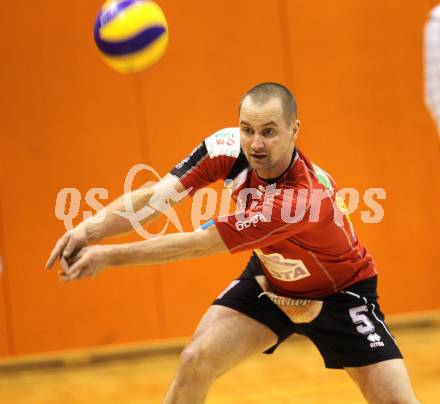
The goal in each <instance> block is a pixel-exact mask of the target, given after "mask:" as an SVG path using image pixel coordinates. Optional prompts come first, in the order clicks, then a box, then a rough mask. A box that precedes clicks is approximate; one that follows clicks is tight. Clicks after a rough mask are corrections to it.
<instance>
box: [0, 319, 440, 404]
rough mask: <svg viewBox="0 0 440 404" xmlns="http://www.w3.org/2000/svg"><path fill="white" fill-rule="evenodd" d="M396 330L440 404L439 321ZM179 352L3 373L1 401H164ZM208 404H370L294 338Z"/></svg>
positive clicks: (229, 377)
mask: <svg viewBox="0 0 440 404" xmlns="http://www.w3.org/2000/svg"><path fill="white" fill-rule="evenodd" d="M393 332H394V334H395V336H396V338H397V340H398V342H399V345H400V348H401V350H402V352H403V354H404V356H405V358H406V363H407V367H408V369H409V372H410V376H411V379H412V382H413V384H414V386H415V390H416V393H417V395H418V398H419V399H420V401H421V402H423V403H440V398H439V397H440V382H439V381H440V326H439V325H438V324H437V325H427V324H424V323H423V322H421V323H419V324H413V326H412V327H410V328H404V327H397V328H394V329H393ZM178 360H179V355H178V354H177V353H173V354H170V353H168V354H160V355H158V354H154V355H148V356H142V357H140V358H132V359H124V360H115V361H109V362H105V363H104V362H101V363H95V364H90V363H83V364H81V363H76V364H73V365H72V364H71V365H68V366H62V367H52V368H46V369H45V368H38V367H36V368H35V369H32V370H14V371H11V370H9V371H6V370H5V369H3V370H2V371H0V402H1V403H7V404H9V403H11V404H12V403H13V404H21V403H26V404H27V403H41V404H43V403H44V404H58V403H59V404H61V403H62V404H70V403H72V404H76V403H82V404H83V403H87V404H89V403H91V404H100V403H106V404H109V403H124V404H135V403H143V404H145V403H160V402H161V399H162V398H163V395H164V392H165V391H166V389H167V387H168V384H169V383H170V381H171V379H172V377H173V374H174V371H175V369H176V366H177V363H178ZM207 403H208V404H226V403H227V404H230V403H233V404H236V403H237V404H238V403H239V404H251V403H252V404H255V403H265V404H267V403H270V404H275V403H296V404H301V403H304V404H305V403H307V404H313V403H326V404H336V403H337V404H341V403H350V404H355V403H364V401H363V399H362V396H361V395H360V393H359V392H358V390H357V388H356V387H355V385H354V383H353V382H352V381H351V380H350V379H349V377H348V375H347V374H346V373H345V372H344V371H338V370H327V369H325V368H324V367H323V364H322V360H321V357H320V356H319V354H318V352H317V350H316V349H315V347H314V346H313V345H312V344H311V343H310V342H309V341H308V340H306V339H305V338H303V337H298V336H295V337H293V338H291V339H290V340H288V341H286V342H285V343H284V344H283V345H282V346H281V347H280V348H279V349H278V351H277V352H276V354H274V355H272V356H267V355H255V356H254V357H252V358H250V359H249V360H248V361H246V362H244V363H243V364H242V365H241V366H239V367H237V368H236V369H234V370H232V371H231V372H229V373H227V374H226V375H224V376H223V377H221V378H220V379H219V380H218V381H217V382H216V383H215V384H214V386H213V388H212V390H211V393H210V395H209V396H208V400H207Z"/></svg>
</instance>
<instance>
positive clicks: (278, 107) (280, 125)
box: [240, 97, 300, 178]
mask: <svg viewBox="0 0 440 404" xmlns="http://www.w3.org/2000/svg"><path fill="white" fill-rule="evenodd" d="M299 125H300V122H299V120H295V121H294V122H292V123H291V124H290V125H288V124H287V123H286V121H285V119H284V116H283V107H282V104H281V100H280V99H279V98H275V97H273V98H271V99H270V100H269V101H268V102H266V103H265V104H263V105H256V104H254V103H253V101H252V99H251V98H250V97H246V98H245V99H244V100H243V102H242V105H241V110H240V142H241V147H242V149H243V152H244V154H245V156H246V158H247V159H248V161H249V164H250V166H251V167H252V168H253V169H254V170H256V172H257V174H258V175H259V176H260V177H262V178H275V177H278V176H279V175H281V174H282V173H283V172H284V171H285V170H286V169H287V167H288V166H289V164H290V161H291V158H292V153H293V148H294V142H295V140H296V137H297V134H298V129H299Z"/></svg>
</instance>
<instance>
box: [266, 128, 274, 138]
mask: <svg viewBox="0 0 440 404" xmlns="http://www.w3.org/2000/svg"><path fill="white" fill-rule="evenodd" d="M274 134H275V131H274V130H273V129H272V128H267V129H264V130H263V135H264V136H272V135H274Z"/></svg>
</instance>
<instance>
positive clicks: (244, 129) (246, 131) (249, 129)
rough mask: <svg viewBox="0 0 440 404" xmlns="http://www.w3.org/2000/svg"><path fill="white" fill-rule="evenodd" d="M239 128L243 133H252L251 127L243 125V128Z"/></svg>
mask: <svg viewBox="0 0 440 404" xmlns="http://www.w3.org/2000/svg"><path fill="white" fill-rule="evenodd" d="M241 130H242V132H243V133H244V134H245V135H252V133H253V131H252V129H251V128H247V127H244V128H241Z"/></svg>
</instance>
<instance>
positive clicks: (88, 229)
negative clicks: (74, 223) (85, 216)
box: [78, 220, 102, 244]
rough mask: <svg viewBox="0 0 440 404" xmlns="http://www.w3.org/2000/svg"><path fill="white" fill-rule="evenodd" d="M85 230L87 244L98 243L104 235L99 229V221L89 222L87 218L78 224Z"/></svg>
mask: <svg viewBox="0 0 440 404" xmlns="http://www.w3.org/2000/svg"><path fill="white" fill-rule="evenodd" d="M78 227H79V228H82V230H83V231H84V234H85V237H86V241H87V244H92V243H98V242H99V241H101V239H102V236H101V234H100V231H99V225H98V224H97V223H92V222H88V221H87V220H86V221H84V222H82V223H80V224H79V225H78Z"/></svg>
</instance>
